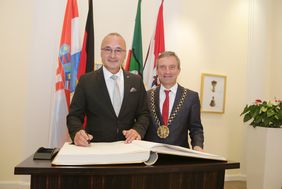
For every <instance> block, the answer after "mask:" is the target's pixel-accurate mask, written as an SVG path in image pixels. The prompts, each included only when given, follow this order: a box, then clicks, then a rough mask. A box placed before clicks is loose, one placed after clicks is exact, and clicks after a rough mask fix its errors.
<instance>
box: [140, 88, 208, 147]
mask: <svg viewBox="0 0 282 189" xmlns="http://www.w3.org/2000/svg"><path fill="white" fill-rule="evenodd" d="M184 90H186V91H187V94H186V97H185V98H184V100H183V105H182V106H180V108H179V109H178V110H177V105H178V104H179V103H180V101H181V96H182V95H183V92H184ZM151 92H153V93H154V101H155V105H154V108H155V110H156V113H155V115H157V118H158V119H159V121H160V124H161V125H163V124H164V123H163V120H162V115H161V112H160V106H159V92H160V87H157V88H156V89H152V90H150V91H148V93H147V99H148V106H149V110H150V115H151V116H150V117H151V119H150V126H149V129H148V131H147V134H146V136H145V140H149V141H154V142H159V143H166V144H173V145H178V146H183V147H188V148H189V143H188V132H189V135H190V138H191V145H192V146H193V147H194V146H200V147H203V142H204V135H203V126H202V124H201V118H200V100H199V96H198V93H196V92H194V91H191V90H189V89H184V88H183V87H182V86H180V85H178V89H177V92H176V96H175V101H174V105H173V108H172V111H171V114H170V118H169V119H171V120H172V121H171V123H170V124H169V125H168V127H169V131H170V134H169V136H168V137H167V138H165V139H162V138H160V137H158V135H157V129H158V127H159V125H158V123H157V121H156V120H155V119H154V116H153V115H154V113H153V112H152V109H153V108H152V101H153V100H152V97H151ZM173 114H174V115H173ZM172 117H174V119H172Z"/></svg>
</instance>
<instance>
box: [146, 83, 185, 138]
mask: <svg viewBox="0 0 282 189" xmlns="http://www.w3.org/2000/svg"><path fill="white" fill-rule="evenodd" d="M187 92H188V90H187V89H184V90H183V92H182V94H181V98H180V101H179V103H178V104H177V106H176V108H175V109H174V111H173V112H172V113H171V114H170V116H169V119H168V122H167V125H161V122H160V119H159V118H158V116H157V112H156V102H155V90H152V91H151V92H150V94H151V104H150V106H151V112H152V114H153V118H154V120H155V122H156V123H157V125H158V129H157V135H158V136H159V137H160V138H167V137H168V136H169V128H168V126H169V125H170V124H171V122H172V121H173V120H174V119H175V117H176V115H177V113H178V112H179V110H180V109H181V107H182V106H183V104H184V100H185V98H186V96H187Z"/></svg>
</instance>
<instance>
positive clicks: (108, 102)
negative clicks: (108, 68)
mask: <svg viewBox="0 0 282 189" xmlns="http://www.w3.org/2000/svg"><path fill="white" fill-rule="evenodd" d="M97 72H98V79H99V82H98V83H99V88H98V90H100V91H101V92H102V95H103V96H102V99H105V106H106V107H111V108H109V110H110V109H111V114H113V115H116V113H115V110H114V107H113V104H112V101H111V98H110V95H109V91H108V89H107V85H106V81H105V77H104V73H103V69H102V67H101V68H100V69H99V70H98V71H97Z"/></svg>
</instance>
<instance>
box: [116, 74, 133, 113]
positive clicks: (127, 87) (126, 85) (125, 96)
mask: <svg viewBox="0 0 282 189" xmlns="http://www.w3.org/2000/svg"><path fill="white" fill-rule="evenodd" d="M123 80H124V93H123V100H122V104H121V108H120V112H119V115H120V114H121V113H122V111H124V109H125V107H126V104H127V101H128V97H129V92H130V86H131V82H130V74H129V73H127V72H125V71H123Z"/></svg>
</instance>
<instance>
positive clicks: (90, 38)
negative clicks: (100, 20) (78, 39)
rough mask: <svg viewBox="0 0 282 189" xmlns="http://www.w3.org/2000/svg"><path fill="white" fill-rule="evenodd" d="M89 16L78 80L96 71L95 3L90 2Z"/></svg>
mask: <svg viewBox="0 0 282 189" xmlns="http://www.w3.org/2000/svg"><path fill="white" fill-rule="evenodd" d="M88 6H89V8H88V15H87V21H86V26H85V33H84V38H83V45H82V49H81V55H80V63H79V67H78V74H77V79H79V78H80V76H81V75H82V74H84V73H87V72H91V71H93V70H94V60H95V56H94V26H93V3H92V0H89V2H88Z"/></svg>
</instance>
